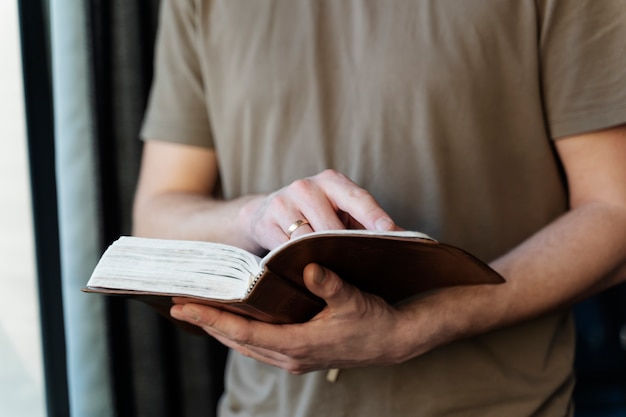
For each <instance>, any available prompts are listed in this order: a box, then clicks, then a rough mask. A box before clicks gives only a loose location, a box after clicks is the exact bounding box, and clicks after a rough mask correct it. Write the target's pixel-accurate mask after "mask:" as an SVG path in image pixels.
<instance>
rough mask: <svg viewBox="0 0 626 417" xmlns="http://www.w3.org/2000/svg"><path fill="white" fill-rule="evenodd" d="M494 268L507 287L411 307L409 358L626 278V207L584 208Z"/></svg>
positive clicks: (451, 292)
mask: <svg viewBox="0 0 626 417" xmlns="http://www.w3.org/2000/svg"><path fill="white" fill-rule="evenodd" d="M492 266H493V268H494V269H496V270H497V271H498V272H500V273H501V274H502V275H503V276H504V277H505V279H506V283H505V284H502V285H496V286H477V287H458V288H451V289H447V290H444V291H440V292H439V293H436V294H433V295H432V296H430V297H427V298H425V299H423V300H419V301H417V302H414V303H413V304H411V305H409V306H406V309H407V310H408V318H409V320H406V321H405V322H404V323H403V326H405V327H404V328H403V329H401V333H404V334H408V335H413V338H412V340H411V341H410V343H409V345H408V346H407V347H408V349H409V350H410V349H413V351H412V352H411V353H409V356H414V355H417V354H420V353H423V352H425V351H427V350H430V349H432V348H434V347H436V346H439V345H442V344H445V343H448V342H451V341H454V340H457V339H460V338H464V337H469V336H473V335H476V334H480V333H484V332H487V331H490V330H493V329H496V328H500V327H503V326H507V325H511V324H514V323H518V322H521V321H524V320H527V319H530V318H533V317H536V316H538V315H541V314H544V313H547V312H550V311H553V310H555V309H558V308H563V307H567V306H570V305H572V304H573V303H575V302H577V301H580V300H582V299H584V298H586V297H588V296H591V295H593V294H594V293H597V292H598V291H601V290H603V289H606V288H608V287H609V286H611V285H614V284H616V283H619V282H621V281H622V280H624V279H625V278H626V209H625V208H624V207H620V206H612V205H608V204H601V203H589V204H586V205H583V206H581V207H579V208H577V209H575V210H573V211H570V212H568V213H567V214H565V215H563V216H562V217H561V218H559V219H557V220H556V221H554V222H553V223H552V224H550V225H549V226H547V227H545V228H544V229H542V230H541V231H539V232H538V233H537V234H535V235H534V236H532V237H530V238H529V239H528V240H526V241H525V242H524V243H522V244H521V245H519V246H518V247H516V248H515V249H513V250H512V251H510V252H509V253H507V254H506V255H504V256H502V257H500V258H499V259H497V260H495V261H493V262H492ZM425 335H426V336H427V337H424V336H425ZM424 341H428V342H427V344H426V345H424Z"/></svg>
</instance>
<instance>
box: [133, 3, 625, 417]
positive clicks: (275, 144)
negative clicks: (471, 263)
mask: <svg viewBox="0 0 626 417" xmlns="http://www.w3.org/2000/svg"><path fill="white" fill-rule="evenodd" d="M162 4H163V10H162V15H161V26H160V30H159V37H158V43H157V56H156V61H155V62H156V69H155V70H156V72H155V80H154V86H153V90H152V94H151V99H150V103H149V108H148V112H147V115H146V119H145V123H144V127H143V131H142V137H143V138H145V139H148V140H163V141H172V142H178V143H183V144H188V145H193V146H202V147H209V148H213V149H215V150H216V152H217V154H218V160H219V173H220V188H221V191H222V193H223V197H224V198H227V199H230V198H234V197H237V196H240V195H244V194H247V193H256V192H269V191H273V190H276V189H278V188H280V187H283V186H285V185H287V184H289V183H290V182H292V181H293V180H295V179H298V178H301V177H306V176H310V175H314V174H317V173H319V172H321V171H322V170H324V169H327V168H333V169H336V170H338V171H340V172H342V173H344V174H346V175H348V176H349V177H350V178H352V179H353V180H354V181H355V182H357V183H358V184H360V185H361V186H363V187H364V188H366V189H367V190H369V191H370V192H371V193H372V194H373V195H374V196H375V197H376V199H377V200H378V201H379V203H380V204H381V205H382V207H383V208H384V209H385V210H387V211H388V212H389V213H390V214H391V215H392V217H393V218H394V220H395V221H396V222H397V223H398V224H399V225H400V226H402V227H405V228H407V229H414V230H419V231H422V232H425V233H428V234H430V235H431V236H433V237H435V238H437V239H439V240H441V241H444V242H447V243H451V244H455V245H458V246H460V247H462V248H464V249H466V250H468V251H470V252H472V253H474V254H475V255H477V256H478V257H480V258H482V259H483V260H485V261H490V260H491V259H494V258H495V257H497V256H499V255H501V254H503V253H504V252H506V251H507V250H509V249H511V248H512V247H514V246H515V245H517V244H519V243H520V242H521V241H523V240H524V239H526V238H527V237H528V236H529V235H531V234H532V233H534V232H535V231H537V230H538V229H540V228H541V227H543V226H544V225H546V224H547V223H549V222H550V221H552V220H553V219H555V218H556V217H558V216H559V215H561V214H562V213H563V212H565V211H566V210H567V194H566V184H565V180H564V177H563V175H562V172H561V168H560V166H559V162H558V160H557V159H556V157H555V152H554V146H553V140H555V139H558V138H561V137H565V136H568V135H572V134H576V133H582V132H587V131H593V130H597V129H602V128H606V127H610V126H614V125H617V124H621V123H624V122H626V74H625V73H626V71H625V68H626V52H625V46H624V45H625V43H624V39H626V27H625V23H624V22H626V1H624V0H602V1H598V0H545V1H541V0H467V1H458V0H436V1H435V0H432V1H428V0H389V1H382V0H369V1H367V0H362V1H359V0H352V1H348V0H327V1H324V0H319V1H313V0H283V1H280V0H276V1H272V0H254V1H250V0H223V1H201V0H195V1H194V0H164V1H163V2H162ZM564 140H567V139H564ZM381 261H383V262H384V259H382V260H381ZM381 338H384V335H381ZM573 340H574V332H573V326H572V320H571V317H570V315H569V313H568V312H558V313H555V314H552V315H549V316H546V317H542V318H539V319H537V320H533V321H529V322H526V323H522V324H520V325H517V326H513V327H510V328H506V329H502V330H499V331H495V332H492V333H489V334H486V335H482V336H480V337H475V338H472V339H468V340H463V341H459V342H455V343H452V344H450V345H447V346H444V347H442V348H439V349H436V350H434V351H432V352H430V353H428V354H426V355H423V356H421V357H418V358H415V359H413V360H410V361H408V362H405V363H403V364H400V365H397V366H388V367H366V368H359V369H350V370H343V371H342V372H341V374H340V376H339V378H338V380H337V381H336V382H335V383H329V382H327V381H326V380H325V373H324V372H314V373H310V374H306V375H302V376H293V375H289V374H288V373H286V372H284V371H282V370H279V369H276V368H273V367H269V366H266V365H263V364H261V363H258V362H256V361H253V360H251V359H247V358H244V357H242V356H240V355H238V354H235V353H233V354H231V356H230V358H229V365H228V372H227V379H226V393H225V395H224V397H223V399H222V402H221V407H220V410H221V415H222V416H252V415H254V416H271V417H277V416H285V417H299V416H302V417H304V416H329V417H332V416H359V417H362V416H377V417H379V416H409V415H410V416H429V417H430V416H446V417H451V416H480V417H489V416H494V417H502V416H507V417H509V416H562V415H568V414H570V413H571V412H572V408H571V404H570V396H571V391H572V387H573V383H574V379H573V374H572V359H573Z"/></svg>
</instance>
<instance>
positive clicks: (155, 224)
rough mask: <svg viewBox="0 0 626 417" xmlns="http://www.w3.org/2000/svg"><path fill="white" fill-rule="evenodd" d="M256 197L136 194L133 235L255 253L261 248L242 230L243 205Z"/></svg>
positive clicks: (176, 193)
mask: <svg viewBox="0 0 626 417" xmlns="http://www.w3.org/2000/svg"><path fill="white" fill-rule="evenodd" d="M258 198H259V196H246V197H242V198H238V199H234V200H230V201H223V200H217V199H214V198H210V197H206V196H203V195H200V194H197V193H184V192H163V193H159V194H156V195H150V196H146V197H143V196H139V197H138V198H137V199H136V201H135V205H134V209H133V234H134V235H137V236H145V237H159V238H168V239H189V240H207V241H215V242H222V243H227V244H231V245H234V246H239V247H241V248H244V249H247V250H250V251H252V252H257V253H258V252H259V251H260V250H261V249H260V248H259V247H257V246H255V245H254V243H253V242H252V241H251V240H250V239H249V234H247V233H245V232H244V230H243V228H244V226H245V224H244V222H245V220H247V219H246V218H245V214H243V212H244V211H245V209H244V207H245V206H246V205H247V204H249V203H251V202H252V201H253V200H254V199H258Z"/></svg>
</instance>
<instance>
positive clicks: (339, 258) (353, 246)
mask: <svg viewBox="0 0 626 417" xmlns="http://www.w3.org/2000/svg"><path fill="white" fill-rule="evenodd" d="M311 262H315V263H318V264H320V265H323V266H325V267H327V268H329V269H331V270H333V271H335V272H336V273H337V274H338V275H339V276H340V277H341V278H342V279H344V280H345V281H347V282H349V283H351V284H352V285H355V286H357V287H358V288H359V289H361V290H362V291H365V292H369V293H372V294H376V295H378V296H380V297H382V298H383V299H385V300H386V301H387V302H389V303H391V304H395V303H399V302H401V301H403V300H406V299H408V298H410V297H412V296H415V295H418V294H420V293H423V292H425V291H429V290H433V289H437V288H441V287H446V286H453V285H469V284H497V283H501V282H503V281H504V280H503V279H502V277H501V276H500V275H498V274H497V273H496V272H495V271H494V270H492V269H491V268H490V267H489V266H488V265H486V264H485V263H483V262H481V261H480V260H478V259H477V258H475V257H474V256H472V255H470V254H469V253H467V252H465V251H463V250H461V249H459V248H456V247H454V246H451V245H447V244H444V243H440V242H437V241H436V240H434V239H432V238H430V237H428V236H427V235H424V234H422V233H419V232H374V231H366V230H335V231H325V232H315V233H311V234H307V235H303V236H300V237H298V238H295V239H292V240H289V241H287V242H286V243H284V244H283V245H281V246H279V247H277V248H275V249H274V250H272V251H270V252H269V253H268V254H267V255H266V256H265V257H263V258H259V257H257V256H255V255H253V254H251V253H249V252H247V251H245V250H242V249H240V248H237V247H233V246H229V245H224V244H220V243H214V242H195V241H185V240H164V239H149V238H139V237H129V236H123V237H121V238H120V239H118V240H117V241H115V242H114V243H113V244H112V245H111V246H110V247H109V248H108V249H107V250H106V251H105V253H104V254H103V255H102V258H101V259H100V261H99V262H98V265H97V266H96V268H95V270H94V271H93V274H92V276H91V278H90V279H89V282H88V283H87V286H86V288H85V289H84V291H86V292H96V293H103V294H120V295H127V296H134V297H139V298H142V299H144V300H145V301H147V302H154V301H155V298H160V300H156V301H161V302H163V301H167V302H169V300H170V299H171V297H172V296H178V297H186V298H190V299H193V301H194V302H198V303H204V304H208V305H213V306H217V307H220V308H223V309H226V310H229V311H232V312H236V313H238V314H242V315H245V316H248V317H251V318H255V319H258V320H263V321H267V322H272V323H293V322H303V321H306V320H309V319H310V318H312V317H313V316H314V315H315V314H317V313H318V312H319V311H321V310H322V309H323V308H324V306H325V304H324V301H323V300H322V299H320V298H318V297H316V296H315V295H313V294H312V293H311V292H309V291H308V290H307V289H306V287H305V286H304V282H303V280H302V271H303V269H304V267H305V266H306V265H307V264H309V263H311Z"/></svg>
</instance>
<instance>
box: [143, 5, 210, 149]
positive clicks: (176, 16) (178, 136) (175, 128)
mask: <svg viewBox="0 0 626 417" xmlns="http://www.w3.org/2000/svg"><path fill="white" fill-rule="evenodd" d="M196 32H197V27H196V13H195V10H194V3H193V2H192V1H187V0H166V1H162V2H161V10H160V17H159V28H158V32H157V40H156V50H155V59H154V79H153V83H152V88H151V91H150V96H149V100H148V107H147V110H146V114H145V117H144V121H143V125H142V128H141V132H140V136H141V138H142V139H144V140H160V141H168V142H177V143H183V144H187V145H194V146H202V147H208V148H212V147H213V139H212V134H211V124H210V121H209V112H208V108H207V104H206V100H205V97H206V92H205V89H204V83H203V77H202V70H201V65H200V59H199V54H198V50H197V49H198V44H197V39H198V36H197V35H196Z"/></svg>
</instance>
